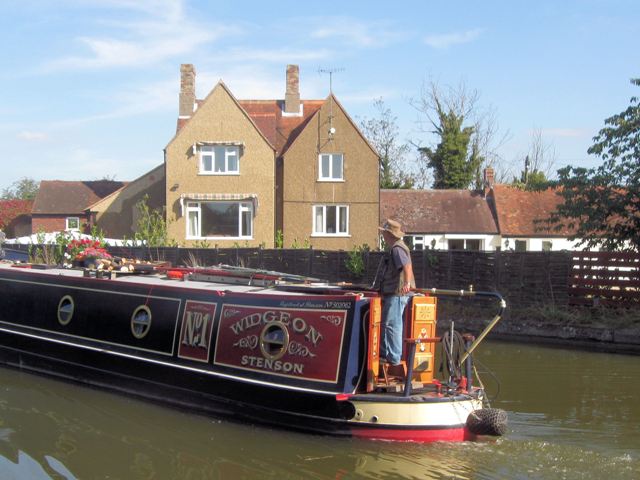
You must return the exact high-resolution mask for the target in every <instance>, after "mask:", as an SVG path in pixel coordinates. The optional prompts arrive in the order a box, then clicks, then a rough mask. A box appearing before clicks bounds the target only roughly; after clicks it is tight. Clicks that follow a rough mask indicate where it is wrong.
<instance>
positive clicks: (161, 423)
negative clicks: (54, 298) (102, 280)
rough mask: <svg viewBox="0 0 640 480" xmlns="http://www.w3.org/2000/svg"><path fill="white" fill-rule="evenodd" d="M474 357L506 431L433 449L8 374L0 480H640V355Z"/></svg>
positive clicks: (500, 352) (536, 352) (519, 348)
mask: <svg viewBox="0 0 640 480" xmlns="http://www.w3.org/2000/svg"><path fill="white" fill-rule="evenodd" d="M477 357H478V360H479V361H480V362H481V364H482V365H480V364H479V365H478V367H479V370H481V371H484V372H487V373H484V375H483V377H484V384H485V387H486V388H487V391H488V392H489V393H490V394H491V395H492V396H496V397H497V398H495V400H493V402H492V406H493V407H498V408H503V409H505V410H507V411H508V412H509V417H510V426H509V432H508V434H507V435H506V436H505V437H503V438H500V439H497V440H484V441H480V442H467V443H458V444H448V443H439V444H430V445H421V444H410V443H389V442H380V441H364V440H353V439H340V438H333V437H325V436H317V435H304V434H299V433H292V432H288V431H281V430H276V429H271V428H265V427H261V426H254V425H246V424H239V423H234V422H232V421H229V420H226V419H212V418H209V417H203V416H198V415H193V414H190V413H186V412H182V411H177V410H172V409H169V408H165V407H162V406H159V405H155V404H152V403H147V402H141V401H138V400H134V399H131V398H127V397H122V396H118V395H114V394H110V393H105V392H103V391H96V390H93V389H90V388H86V387H81V386H78V385H73V384H68V383H63V382H59V381H53V380H50V379H47V378H43V377H39V376H34V375H30V374H26V373H22V372H19V371H16V370H10V369H5V368H1V369H0V392H1V393H0V479H2V480H10V479H36V480H37V479H123V480H124V479H127V480H128V479H145V480H147V479H148V480H151V479H185V480H205V479H232V480H236V479H273V480H282V479H351V478H354V479H356V478H374V479H387V478H390V479H393V478H409V479H422V478H426V479H430V478H438V479H603V478H607V479H611V480H613V479H616V480H618V479H638V478H640V381H639V380H640V357H637V356H625V355H611V354H604V353H594V352H586V351H577V350H568V349H561V348H557V347H553V348H548V347H538V346H531V345H525V344H515V343H514V344H512V343H495V342H494V343H485V344H483V345H482V346H481V347H479V351H478V354H477ZM489 371H490V372H492V374H490V373H488V372H489Z"/></svg>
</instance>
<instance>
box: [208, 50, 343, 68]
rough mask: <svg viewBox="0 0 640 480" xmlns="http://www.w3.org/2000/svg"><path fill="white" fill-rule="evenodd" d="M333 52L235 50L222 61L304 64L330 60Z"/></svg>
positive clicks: (230, 51)
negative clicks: (310, 61)
mask: <svg viewBox="0 0 640 480" xmlns="http://www.w3.org/2000/svg"><path fill="white" fill-rule="evenodd" d="M331 54H332V52H330V51H329V50H326V49H317V48H314V49H309V50H292V49H288V48H279V49H274V50H268V49H247V48H235V49H231V50H229V51H226V52H225V54H224V56H222V57H221V58H220V59H221V60H223V61H226V62H229V61H233V62H248V61H261V62H273V63H278V64H283V63H284V64H286V63H291V62H304V61H309V60H320V59H325V58H329V57H330V56H331Z"/></svg>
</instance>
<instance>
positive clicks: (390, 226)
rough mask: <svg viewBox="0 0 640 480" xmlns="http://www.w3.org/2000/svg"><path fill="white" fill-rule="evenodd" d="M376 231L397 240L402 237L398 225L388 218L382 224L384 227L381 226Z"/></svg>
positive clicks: (402, 234) (402, 233)
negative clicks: (385, 233)
mask: <svg viewBox="0 0 640 480" xmlns="http://www.w3.org/2000/svg"><path fill="white" fill-rule="evenodd" d="M378 229H379V230H382V231H385V232H389V233H390V234H391V235H393V236H394V237H396V238H398V239H400V238H402V237H404V232H403V231H402V228H401V226H400V224H399V223H398V222H396V221H395V220H391V219H390V218H389V219H387V221H386V222H384V225H382V226H381V227H378Z"/></svg>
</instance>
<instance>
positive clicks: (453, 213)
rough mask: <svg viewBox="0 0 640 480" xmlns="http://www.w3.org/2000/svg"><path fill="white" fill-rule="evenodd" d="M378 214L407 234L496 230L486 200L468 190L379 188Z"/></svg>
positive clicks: (490, 232)
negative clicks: (397, 223) (390, 220)
mask: <svg viewBox="0 0 640 480" xmlns="http://www.w3.org/2000/svg"><path fill="white" fill-rule="evenodd" d="M380 216H381V218H382V219H385V218H394V219H396V220H398V221H399V222H400V223H401V224H402V226H403V228H404V231H405V232H406V233H414V234H417V233H460V234H462V233H466V234H485V235H491V234H496V233H498V229H497V226H496V223H495V220H494V218H493V215H492V212H491V208H490V206H489V203H488V202H487V199H486V198H485V197H484V196H483V195H482V193H481V192H476V191H470V190H380Z"/></svg>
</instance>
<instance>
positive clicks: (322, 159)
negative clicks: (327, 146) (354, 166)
mask: <svg viewBox="0 0 640 480" xmlns="http://www.w3.org/2000/svg"><path fill="white" fill-rule="evenodd" d="M318 159H319V160H318V180H319V181H322V182H337V181H342V180H344V177H343V170H344V168H343V167H344V165H343V164H344V162H343V156H342V154H341V153H321V154H320V156H319V157H318Z"/></svg>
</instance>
